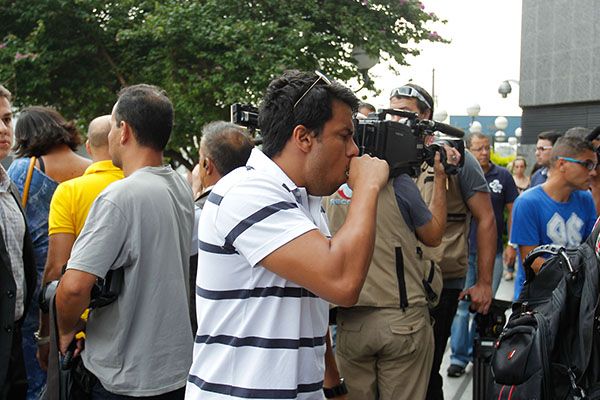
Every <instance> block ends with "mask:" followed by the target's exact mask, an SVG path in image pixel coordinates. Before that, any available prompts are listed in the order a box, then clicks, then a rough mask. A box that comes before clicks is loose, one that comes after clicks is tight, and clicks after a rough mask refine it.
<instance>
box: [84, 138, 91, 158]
mask: <svg viewBox="0 0 600 400" xmlns="http://www.w3.org/2000/svg"><path fill="white" fill-rule="evenodd" d="M85 151H87V153H88V154H89V155H90V156H91V155H92V147H91V146H90V140H89V139H88V140H86V141H85Z"/></svg>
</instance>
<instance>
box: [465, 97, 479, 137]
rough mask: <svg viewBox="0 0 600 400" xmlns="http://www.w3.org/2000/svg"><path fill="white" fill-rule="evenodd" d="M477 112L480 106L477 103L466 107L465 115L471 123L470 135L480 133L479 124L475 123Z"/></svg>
mask: <svg viewBox="0 0 600 400" xmlns="http://www.w3.org/2000/svg"><path fill="white" fill-rule="evenodd" d="M479 111H481V106H480V105H479V104H477V103H475V104H471V105H470V106H469V107H467V115H468V116H469V117H471V123H470V124H469V132H470V133H481V123H480V122H479V121H475V117H476V116H478V115H479Z"/></svg>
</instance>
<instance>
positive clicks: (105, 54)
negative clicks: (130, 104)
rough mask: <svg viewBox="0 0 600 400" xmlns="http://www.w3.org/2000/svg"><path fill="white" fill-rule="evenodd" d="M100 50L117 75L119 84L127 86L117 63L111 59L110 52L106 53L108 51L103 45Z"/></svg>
mask: <svg viewBox="0 0 600 400" xmlns="http://www.w3.org/2000/svg"><path fill="white" fill-rule="evenodd" d="M100 52H101V53H102V55H103V56H104V58H105V59H106V62H108V63H109V64H110V66H111V68H112V70H113V71H114V72H115V75H116V76H117V80H118V81H119V83H120V84H121V86H123V87H125V86H127V81H125V78H124V77H123V75H121V73H120V72H119V68H117V64H115V62H114V61H113V59H112V57H111V56H110V54H108V52H107V51H106V49H105V48H104V47H100Z"/></svg>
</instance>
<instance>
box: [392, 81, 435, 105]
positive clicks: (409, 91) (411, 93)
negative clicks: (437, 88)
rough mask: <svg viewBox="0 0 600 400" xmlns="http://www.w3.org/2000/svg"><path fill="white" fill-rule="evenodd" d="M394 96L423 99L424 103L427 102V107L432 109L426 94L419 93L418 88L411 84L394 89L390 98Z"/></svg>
mask: <svg viewBox="0 0 600 400" xmlns="http://www.w3.org/2000/svg"><path fill="white" fill-rule="evenodd" d="M392 97H414V98H416V99H419V100H421V101H422V102H423V103H425V105H426V106H427V108H429V109H431V104H429V102H428V101H427V100H425V96H423V95H422V94H421V93H419V91H418V90H417V89H415V88H414V87H411V86H400V87H399V88H396V89H394V90H392V93H390V99H391V98H392Z"/></svg>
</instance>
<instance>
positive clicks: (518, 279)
mask: <svg viewBox="0 0 600 400" xmlns="http://www.w3.org/2000/svg"><path fill="white" fill-rule="evenodd" d="M520 257H521V254H519V253H517V258H518V259H519V261H518V265H517V275H516V276H515V295H514V297H513V301H517V299H518V298H519V295H520V294H521V289H523V284H524V283H525V270H524V269H523V263H522V262H521V261H520V260H521V258H520Z"/></svg>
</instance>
